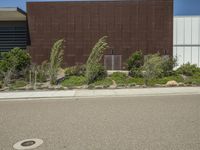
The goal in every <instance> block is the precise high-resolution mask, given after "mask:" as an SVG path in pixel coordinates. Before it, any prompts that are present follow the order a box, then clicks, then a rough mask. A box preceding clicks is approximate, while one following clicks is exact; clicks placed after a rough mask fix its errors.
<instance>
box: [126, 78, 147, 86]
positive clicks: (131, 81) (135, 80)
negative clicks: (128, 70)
mask: <svg viewBox="0 0 200 150" xmlns="http://www.w3.org/2000/svg"><path fill="white" fill-rule="evenodd" d="M127 83H128V84H129V85H131V84H136V85H144V79H143V78H129V79H128V81H127Z"/></svg>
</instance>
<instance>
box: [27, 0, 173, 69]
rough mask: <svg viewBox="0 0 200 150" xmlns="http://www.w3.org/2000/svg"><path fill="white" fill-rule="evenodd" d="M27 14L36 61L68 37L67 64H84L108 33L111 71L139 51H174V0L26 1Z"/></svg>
mask: <svg viewBox="0 0 200 150" xmlns="http://www.w3.org/2000/svg"><path fill="white" fill-rule="evenodd" d="M27 14H28V17H27V18H28V28H29V34H30V45H29V46H28V50H29V52H30V54H31V56H32V59H33V62H36V63H41V62H42V61H44V60H46V59H48V57H49V54H50V49H51V47H52V45H53V43H54V42H55V41H56V40H58V39H61V38H64V39H65V51H64V65H65V66H72V65H76V64H83V63H85V62H86V60H87V58H88V56H89V54H90V52H91V49H92V47H93V46H94V44H95V43H96V42H97V41H98V39H99V38H100V37H102V36H104V35H107V36H108V37H109V45H110V47H111V49H109V50H107V52H106V54H105V57H104V59H105V60H104V63H105V64H106V66H107V69H122V68H123V67H122V66H123V63H124V62H125V61H126V60H127V58H128V57H129V56H130V55H131V54H132V53H133V52H134V51H136V50H142V51H143V52H144V54H149V53H155V52H160V53H161V54H167V55H172V47H173V0H127V1H126V0H122V1H74V2H70V1H68V2H28V3H27ZM111 55H113V57H111ZM112 58H113V59H112ZM113 62H114V63H115V66H114V68H113V66H112V63H113ZM111 66H112V67H111Z"/></svg>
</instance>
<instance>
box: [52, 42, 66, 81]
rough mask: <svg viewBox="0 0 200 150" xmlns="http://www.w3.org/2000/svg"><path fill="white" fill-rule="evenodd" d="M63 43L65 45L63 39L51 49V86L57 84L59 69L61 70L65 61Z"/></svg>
mask: <svg viewBox="0 0 200 150" xmlns="http://www.w3.org/2000/svg"><path fill="white" fill-rule="evenodd" d="M63 43H64V40H63V39H61V40H58V41H56V42H55V43H54V45H53V47H52V49H51V56H50V68H49V75H50V83H51V84H56V79H57V73H58V69H59V68H60V66H61V63H62V61H63V54H64V49H63Z"/></svg>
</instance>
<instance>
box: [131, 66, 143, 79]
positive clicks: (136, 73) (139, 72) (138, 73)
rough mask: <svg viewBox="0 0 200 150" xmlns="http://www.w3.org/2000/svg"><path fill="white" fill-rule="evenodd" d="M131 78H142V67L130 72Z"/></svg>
mask: <svg viewBox="0 0 200 150" xmlns="http://www.w3.org/2000/svg"><path fill="white" fill-rule="evenodd" d="M129 76H131V77H136V78H141V77H142V67H140V68H136V67H133V68H132V69H131V70H130V71H129Z"/></svg>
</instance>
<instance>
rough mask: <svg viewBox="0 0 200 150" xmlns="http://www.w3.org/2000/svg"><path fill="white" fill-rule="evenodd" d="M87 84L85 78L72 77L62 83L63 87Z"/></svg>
mask: <svg viewBox="0 0 200 150" xmlns="http://www.w3.org/2000/svg"><path fill="white" fill-rule="evenodd" d="M84 84H86V78H85V77H84V76H70V77H69V78H68V79H65V80H64V81H63V82H62V86H65V87H73V86H81V85H84Z"/></svg>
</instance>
